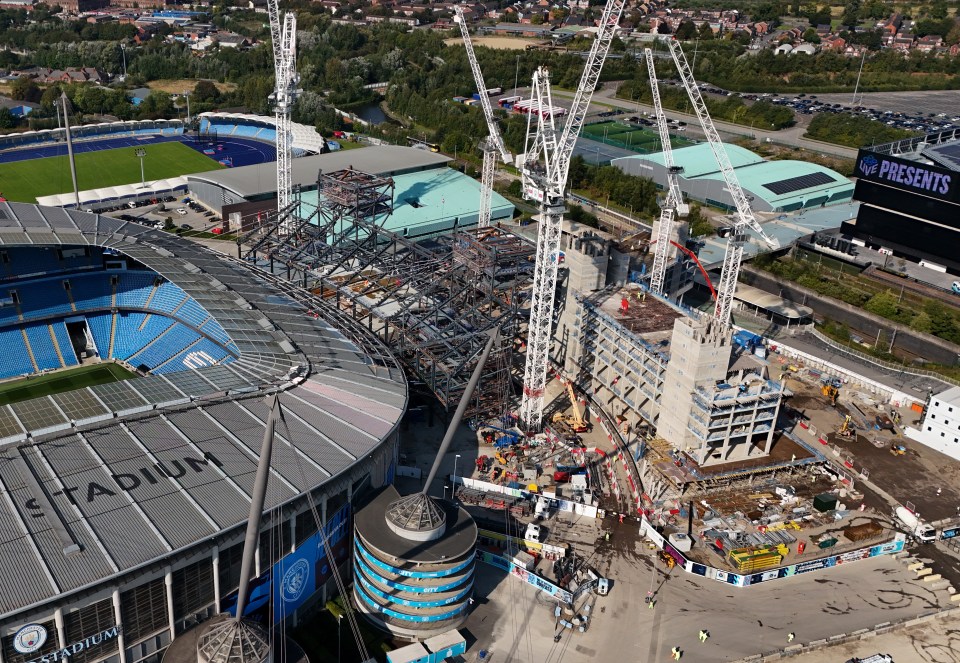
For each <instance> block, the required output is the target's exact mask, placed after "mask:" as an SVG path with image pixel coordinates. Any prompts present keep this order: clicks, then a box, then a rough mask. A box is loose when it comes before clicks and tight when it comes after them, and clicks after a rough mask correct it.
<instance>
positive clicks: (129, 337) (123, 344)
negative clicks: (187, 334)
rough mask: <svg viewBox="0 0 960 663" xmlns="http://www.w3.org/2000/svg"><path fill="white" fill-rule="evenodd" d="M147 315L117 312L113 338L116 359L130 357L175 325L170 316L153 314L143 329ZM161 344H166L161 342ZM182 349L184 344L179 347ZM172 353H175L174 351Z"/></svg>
mask: <svg viewBox="0 0 960 663" xmlns="http://www.w3.org/2000/svg"><path fill="white" fill-rule="evenodd" d="M146 317H147V316H146V314H143V313H119V314H117V330H116V333H115V334H114V339H113V358H114V359H129V358H130V357H132V356H133V355H135V354H136V353H138V352H140V351H141V350H142V349H143V348H144V347H146V346H147V345H148V344H149V343H150V342H151V341H152V340H153V339H155V338H157V337H158V336H160V334H162V333H163V332H165V331H166V330H167V329H169V328H170V327H171V326H173V320H171V319H170V318H165V317H164V316H162V315H151V316H150V319H149V320H147V324H146V325H144V327H143V329H142V330H141V329H140V325H141V324H142V323H143V321H144V319H146ZM160 345H161V346H163V345H165V344H163V343H161V344H160ZM181 349H183V348H182V346H181V348H177V350H181ZM170 354H173V352H171V353H170ZM138 363H139V362H138Z"/></svg>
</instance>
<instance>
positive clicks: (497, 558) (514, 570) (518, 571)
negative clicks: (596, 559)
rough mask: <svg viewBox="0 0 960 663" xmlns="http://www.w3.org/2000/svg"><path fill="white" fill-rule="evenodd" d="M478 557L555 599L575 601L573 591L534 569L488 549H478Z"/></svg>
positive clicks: (567, 601) (563, 601) (568, 601)
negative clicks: (543, 576) (544, 576)
mask: <svg viewBox="0 0 960 663" xmlns="http://www.w3.org/2000/svg"><path fill="white" fill-rule="evenodd" d="M477 559H478V560H480V561H481V562H483V563H484V564H490V565H491V566H496V567H497V568H499V569H503V570H504V571H506V572H507V573H509V574H510V575H512V576H514V577H515V578H519V579H520V580H523V581H524V582H525V583H527V584H528V585H533V586H534V587H536V588H537V589H540V590H543V591H545V592H546V593H547V594H549V595H550V596H552V597H554V598H555V599H557V600H558V601H560V602H562V603H567V604H569V603H572V602H573V594H572V593H570V592H568V591H567V590H565V589H561V588H560V587H558V586H557V585H554V584H553V583H552V582H550V581H549V580H547V579H546V578H542V577H541V576H538V575H537V574H536V573H533V572H532V571H527V570H526V569H525V568H523V567H522V566H517V565H516V564H514V563H513V562H511V561H510V560H509V559H507V558H506V557H503V556H502V555H497V554H495V553H492V552H490V551H488V550H478V551H477Z"/></svg>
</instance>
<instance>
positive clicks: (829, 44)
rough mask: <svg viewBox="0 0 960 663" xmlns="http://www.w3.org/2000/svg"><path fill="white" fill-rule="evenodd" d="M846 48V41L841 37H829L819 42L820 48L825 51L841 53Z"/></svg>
mask: <svg viewBox="0 0 960 663" xmlns="http://www.w3.org/2000/svg"><path fill="white" fill-rule="evenodd" d="M846 47H847V40H846V39H844V38H843V37H836V36H831V37H827V38H826V39H824V40H823V41H821V42H820V48H822V49H823V50H825V51H836V52H838V53H840V52H843V50H844V49H845V48H846Z"/></svg>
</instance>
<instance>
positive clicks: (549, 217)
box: [518, 0, 625, 432]
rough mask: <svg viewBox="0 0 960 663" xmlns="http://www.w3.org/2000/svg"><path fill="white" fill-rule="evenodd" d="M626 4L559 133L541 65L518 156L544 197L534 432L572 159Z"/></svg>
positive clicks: (532, 380) (531, 410) (526, 390)
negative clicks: (525, 137) (521, 153)
mask: <svg viewBox="0 0 960 663" xmlns="http://www.w3.org/2000/svg"><path fill="white" fill-rule="evenodd" d="M624 4H625V0H607V4H606V5H605V6H604V8H603V15H602V16H601V18H600V25H599V27H598V29H597V36H596V38H595V39H594V41H593V46H592V47H591V48H590V54H589V55H588V56H587V62H586V65H585V66H584V69H583V75H582V76H581V78H580V84H579V85H578V86H577V91H576V94H575V95H574V97H573V103H572V105H571V107H570V112H569V114H568V116H567V120H566V123H565V124H564V127H563V131H562V133H561V134H560V136H559V138H558V137H557V133H556V125H555V123H554V117H553V114H554V108H553V103H552V95H551V93H550V77H549V74H548V72H547V70H546V69H544V68H543V67H540V68H538V69H537V71H536V72H534V76H533V89H532V90H531V97H532V99H533V100H534V101H535V102H536V103H534V104H532V106H531V108H530V115H529V116H528V118H527V146H526V150H525V153H524V154H523V155H522V156H521V158H519V159H518V165H520V173H521V179H522V183H523V191H524V196H525V197H526V198H529V199H533V200H536V201H537V202H539V203H540V222H539V229H538V232H537V259H536V264H535V266H534V272H533V293H532V298H531V303H530V325H529V328H528V334H527V358H526V365H525V367H524V373H523V399H522V401H521V403H520V422H521V426H523V427H524V428H525V430H527V431H530V432H533V431H539V430H540V429H541V427H542V426H543V405H544V393H545V391H546V384H547V370H548V368H549V363H550V345H551V338H552V336H553V318H554V298H555V295H556V289H557V268H558V263H559V259H560V234H561V228H562V226H563V213H564V191H565V189H566V187H567V175H568V174H569V172H570V160H571V158H572V157H573V148H574V146H575V145H576V143H577V138H578V137H579V135H580V130H581V129H582V128H583V123H584V120H585V119H586V115H587V109H588V108H589V106H590V101H591V100H592V99H593V93H594V91H595V90H596V89H597V82H598V81H599V80H600V71H601V69H602V68H603V63H604V62H605V61H606V59H607V54H608V53H609V52H610V44H611V43H612V42H613V37H614V35H615V34H616V31H617V27H618V26H619V24H620V16H621V15H622V14H623V7H624ZM534 114H535V115H536V121H535V123H534V119H533V115H534Z"/></svg>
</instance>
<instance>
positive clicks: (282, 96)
mask: <svg viewBox="0 0 960 663" xmlns="http://www.w3.org/2000/svg"><path fill="white" fill-rule="evenodd" d="M267 12H268V14H269V16H270V35H271V37H272V38H273V68H274V73H275V78H276V87H275V89H274V92H273V94H271V95H270V98H271V99H272V100H273V102H274V116H275V119H276V125H277V213H278V214H279V215H280V218H281V231H285V230H286V229H287V228H288V227H289V226H290V225H291V224H290V223H289V221H284V220H283V215H284V214H285V213H287V212H288V208H289V207H290V203H291V201H292V199H293V182H292V177H291V168H292V166H291V161H292V160H293V134H292V132H291V120H290V115H291V113H292V112H293V105H294V104H295V103H296V101H297V96H298V94H299V89H298V86H299V83H300V76H299V74H297V17H296V14H294V13H293V12H287V13H285V14H284V15H283V17H282V18H281V16H280V8H279V6H278V0H267Z"/></svg>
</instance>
